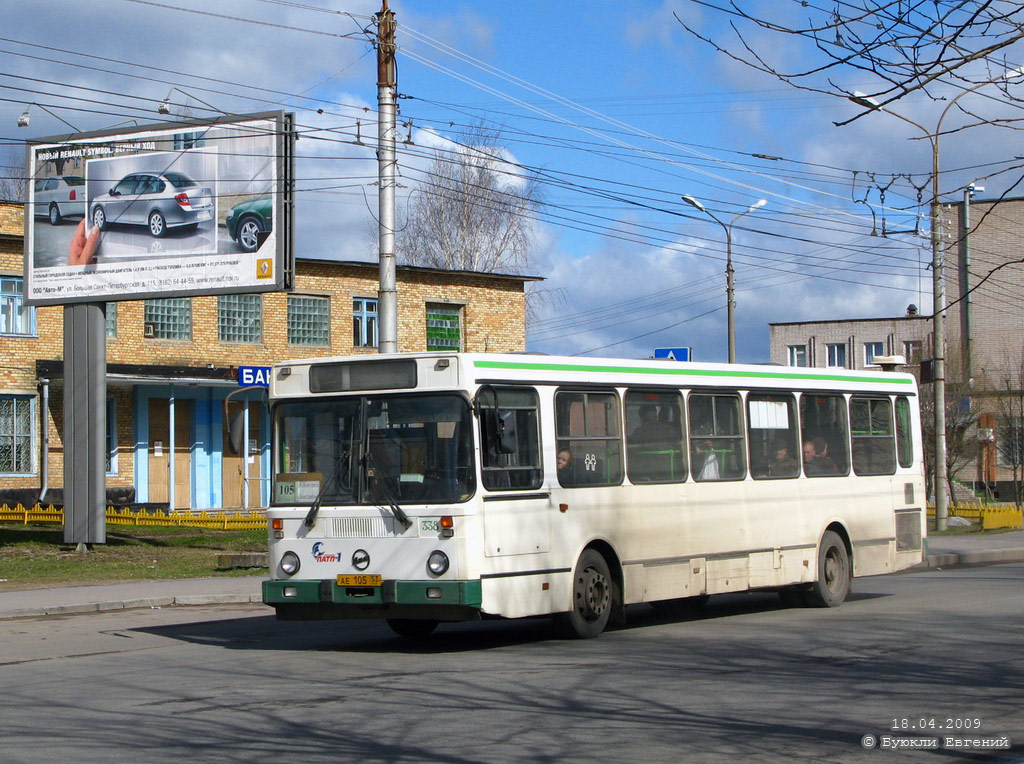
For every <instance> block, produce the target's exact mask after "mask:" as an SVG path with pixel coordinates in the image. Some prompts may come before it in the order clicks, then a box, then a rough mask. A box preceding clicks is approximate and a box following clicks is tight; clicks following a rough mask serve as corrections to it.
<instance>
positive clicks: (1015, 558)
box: [0, 530, 1024, 620]
mask: <svg viewBox="0 0 1024 764" xmlns="http://www.w3.org/2000/svg"><path fill="white" fill-rule="evenodd" d="M926 549H927V551H928V554H927V557H926V558H925V561H924V562H923V563H921V565H920V566H919V567H917V568H915V569H914V570H934V569H939V568H952V567H959V566H962V565H986V564H994V563H1005V562H1024V530H1021V531H1013V532H1011V533H1000V534H992V535H984V536H982V535H974V536H935V537H932V538H929V539H928V540H927V547H926ZM262 581H263V577H262V576H244V577H239V578H188V579H178V580H170V581H136V582H131V583H123V584H97V585H93V586H65V587H57V588H51V589H26V590H22V591H9V592H0V620H3V619H8V618H26V617H39V616H46V615H71V614H73V613H96V612H100V611H107V610H124V609H128V608H148V607H179V606H183V605H224V604H237V603H246V604H247V603H258V602H261V601H262V600H261V593H260V591H261V590H260V585H261V582H262ZM267 612H268V613H269V612H270V611H269V610H268V611H267Z"/></svg>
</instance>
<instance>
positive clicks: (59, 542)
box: [0, 525, 267, 591]
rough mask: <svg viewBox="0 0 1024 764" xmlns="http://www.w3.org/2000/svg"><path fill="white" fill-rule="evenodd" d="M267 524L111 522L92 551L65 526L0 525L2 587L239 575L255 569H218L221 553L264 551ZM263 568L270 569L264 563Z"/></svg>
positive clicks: (0, 588) (247, 573)
mask: <svg viewBox="0 0 1024 764" xmlns="http://www.w3.org/2000/svg"><path fill="white" fill-rule="evenodd" d="M266 550H267V532H266V530H262V529H257V530H212V529H207V528H190V527H182V526H173V527H161V526H133V527H124V526H108V528H107V543H106V544H95V545H93V546H92V548H91V549H90V550H89V551H88V552H77V551H75V547H74V545H69V544H65V543H64V529H63V528H60V527H56V528H55V527H53V526H32V525H27V526H26V525H11V526H5V525H0V579H3V580H0V591H2V590H4V589H24V588H26V587H36V586H71V585H75V584H93V583H111V582H116V581H138V580H144V579H159V578H200V577H207V576H240V575H251V574H252V573H254V572H259V571H258V570H254V569H246V570H220V569H218V568H217V555H219V554H225V553H233V552H265V551H266ZM262 570H266V569H265V568H264V569H262Z"/></svg>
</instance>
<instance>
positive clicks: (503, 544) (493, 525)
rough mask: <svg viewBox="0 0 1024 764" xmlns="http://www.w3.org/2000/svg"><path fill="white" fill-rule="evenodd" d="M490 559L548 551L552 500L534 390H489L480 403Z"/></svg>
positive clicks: (486, 546) (485, 522)
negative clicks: (544, 465)
mask: <svg viewBox="0 0 1024 764" xmlns="http://www.w3.org/2000/svg"><path fill="white" fill-rule="evenodd" d="M476 409H477V415H478V418H479V422H480V443H481V454H482V481H483V486H484V489H485V491H486V493H485V494H484V496H483V528H484V550H485V554H486V555H487V556H488V557H504V556H506V555H521V554H541V553H546V552H548V551H549V550H550V544H551V538H550V535H551V534H550V514H551V496H550V493H549V492H546V491H543V490H541V489H542V486H543V482H544V470H543V468H542V462H541V446H540V413H539V409H540V404H539V401H538V398H537V391H536V390H534V389H533V388H532V387H511V386H509V387H499V386H492V385H487V386H485V387H483V388H481V389H480V391H479V392H478V393H477V398H476Z"/></svg>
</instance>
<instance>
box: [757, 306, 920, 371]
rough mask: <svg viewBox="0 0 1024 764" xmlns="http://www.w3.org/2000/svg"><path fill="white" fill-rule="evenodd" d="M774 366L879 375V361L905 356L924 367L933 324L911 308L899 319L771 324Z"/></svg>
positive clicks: (909, 361) (908, 361)
mask: <svg viewBox="0 0 1024 764" xmlns="http://www.w3.org/2000/svg"><path fill="white" fill-rule="evenodd" d="M768 326H769V328H770V329H771V361H772V363H777V364H781V365H783V366H809V367H819V368H837V369H878V368H879V367H878V366H877V365H876V364H875V363H874V359H875V357H876V356H889V355H902V356H903V357H904V358H906V359H907V363H908V364H910V365H911V366H914V367H916V366H918V365H919V364H920V362H921V358H922V353H923V354H924V355H925V356H930V355H931V354H930V353H928V352H927V348H928V343H929V342H930V341H931V319H930V318H928V317H925V316H921V315H919V314H918V311H917V308H916V306H913V305H911V306H909V307H908V309H907V314H906V315H905V316H900V317H898V318H860V319H839V320H835V321H793V322H788V323H774V324H769V325H768Z"/></svg>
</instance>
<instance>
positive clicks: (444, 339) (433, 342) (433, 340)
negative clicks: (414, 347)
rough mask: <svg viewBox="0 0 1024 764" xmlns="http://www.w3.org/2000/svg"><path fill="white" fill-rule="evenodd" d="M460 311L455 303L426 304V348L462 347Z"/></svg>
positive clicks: (454, 348)
mask: <svg viewBox="0 0 1024 764" xmlns="http://www.w3.org/2000/svg"><path fill="white" fill-rule="evenodd" d="M461 313H462V308H460V307H459V306H457V305H427V350H455V351H458V350H460V349H461V348H462V325H461V324H462V322H461V321H460V314H461Z"/></svg>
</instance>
